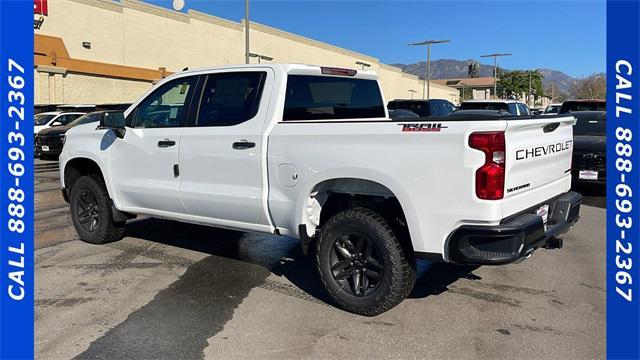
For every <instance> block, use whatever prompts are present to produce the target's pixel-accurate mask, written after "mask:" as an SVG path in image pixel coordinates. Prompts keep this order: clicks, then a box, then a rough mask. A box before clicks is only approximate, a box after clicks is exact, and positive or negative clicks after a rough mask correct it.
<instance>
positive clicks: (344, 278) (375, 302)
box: [315, 207, 416, 316]
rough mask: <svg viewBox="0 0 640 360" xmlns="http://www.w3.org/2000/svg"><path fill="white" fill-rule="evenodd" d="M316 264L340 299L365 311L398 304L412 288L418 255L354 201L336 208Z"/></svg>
mask: <svg viewBox="0 0 640 360" xmlns="http://www.w3.org/2000/svg"><path fill="white" fill-rule="evenodd" d="M315 261H316V268H317V269H318V273H319V274H320V280H321V281H322V284H323V285H324V288H325V290H327V292H328V293H329V295H330V296H331V297H332V298H333V300H334V301H335V303H336V305H338V306H339V307H341V308H342V309H344V310H347V311H350V312H353V313H356V314H361V315H365V316H375V315H378V314H381V313H383V312H385V311H387V310H389V309H391V308H392V307H394V306H396V305H398V304H399V303H400V302H401V301H402V300H403V299H404V298H405V297H406V296H407V295H408V294H409V293H410V292H411V289H412V288H413V284H414V283H415V279H416V267H415V260H414V258H413V257H412V254H411V253H408V254H405V252H404V248H403V246H402V243H401V240H400V238H399V237H398V236H397V235H396V233H395V232H394V231H393V229H392V228H391V227H390V226H389V224H388V223H387V221H386V220H385V219H384V218H383V217H382V216H380V214H378V213H376V212H374V211H373V210H371V209H368V208H364V207H355V208H350V209H346V210H343V211H341V212H338V213H337V214H334V215H333V216H331V218H329V219H328V220H327V221H326V223H324V224H322V229H321V230H320V234H319V235H318V238H317V240H316V243H315Z"/></svg>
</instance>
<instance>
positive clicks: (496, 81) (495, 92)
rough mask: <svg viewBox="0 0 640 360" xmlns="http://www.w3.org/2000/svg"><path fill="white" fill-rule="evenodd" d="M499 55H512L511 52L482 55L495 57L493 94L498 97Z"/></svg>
mask: <svg viewBox="0 0 640 360" xmlns="http://www.w3.org/2000/svg"><path fill="white" fill-rule="evenodd" d="M498 56H511V54H510V53H494V54H487V55H480V57H493V96H495V97H498Z"/></svg>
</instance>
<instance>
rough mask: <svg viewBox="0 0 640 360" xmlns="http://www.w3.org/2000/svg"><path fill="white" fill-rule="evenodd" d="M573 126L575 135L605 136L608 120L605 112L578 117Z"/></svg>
mask: <svg viewBox="0 0 640 360" xmlns="http://www.w3.org/2000/svg"><path fill="white" fill-rule="evenodd" d="M577 119H578V121H576V124H575V125H574V126H573V134H574V135H590V136H605V134H606V132H607V121H606V116H605V115H604V114H598V115H591V116H583V117H578V118H577Z"/></svg>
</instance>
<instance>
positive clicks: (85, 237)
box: [69, 175, 125, 244]
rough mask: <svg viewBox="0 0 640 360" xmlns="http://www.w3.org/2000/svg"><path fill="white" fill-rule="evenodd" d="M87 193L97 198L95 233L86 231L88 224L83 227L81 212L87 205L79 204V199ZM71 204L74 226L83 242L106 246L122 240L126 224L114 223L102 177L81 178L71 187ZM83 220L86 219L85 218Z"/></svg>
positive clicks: (109, 200) (88, 176) (87, 176)
mask: <svg viewBox="0 0 640 360" xmlns="http://www.w3.org/2000/svg"><path fill="white" fill-rule="evenodd" d="M85 192H88V193H90V194H91V195H93V197H94V198H95V204H94V205H95V208H96V211H97V215H96V220H97V222H96V226H95V229H94V230H93V231H89V230H88V229H86V228H85V225H86V223H85V225H83V224H81V220H80V215H79V210H80V212H82V211H83V210H82V206H85V207H86V204H84V205H82V204H79V198H80V196H81V194H85V196H86V194H87V193H85ZM69 203H70V205H71V220H72V222H73V226H74V227H75V229H76V232H77V233H78V235H79V236H80V239H81V240H82V241H84V242H88V243H90V244H106V243H109V242H113V241H116V240H120V239H121V238H122V235H123V234H124V230H125V222H124V221H122V222H115V221H113V216H112V215H113V214H112V207H111V206H112V203H111V199H110V198H109V194H108V193H107V189H106V186H105V185H104V182H103V181H102V178H101V177H100V176H98V175H86V176H82V177H80V178H79V179H78V180H77V181H76V182H75V183H74V184H73V186H72V187H71V194H70V196H69ZM83 219H85V218H84V217H83Z"/></svg>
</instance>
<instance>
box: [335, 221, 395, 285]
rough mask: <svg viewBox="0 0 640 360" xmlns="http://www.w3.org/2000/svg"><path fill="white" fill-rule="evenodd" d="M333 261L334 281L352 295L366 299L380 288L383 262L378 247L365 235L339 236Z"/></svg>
mask: <svg viewBox="0 0 640 360" xmlns="http://www.w3.org/2000/svg"><path fill="white" fill-rule="evenodd" d="M330 258H331V260H330V261H331V272H332V274H333V278H334V280H335V281H336V282H337V283H338V284H340V287H341V288H342V289H343V290H344V291H346V292H348V293H349V294H351V295H353V296H358V297H362V296H367V295H369V294H371V293H372V292H374V291H375V290H376V289H377V288H378V285H380V280H381V279H382V274H384V266H383V265H382V264H383V262H382V260H381V258H380V255H379V251H378V250H377V249H376V245H375V244H374V243H373V241H372V240H371V239H369V237H367V236H366V235H364V234H361V233H356V232H349V233H346V234H344V235H342V236H339V237H337V238H336V239H335V240H334V242H333V246H332V249H331V255H330Z"/></svg>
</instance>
